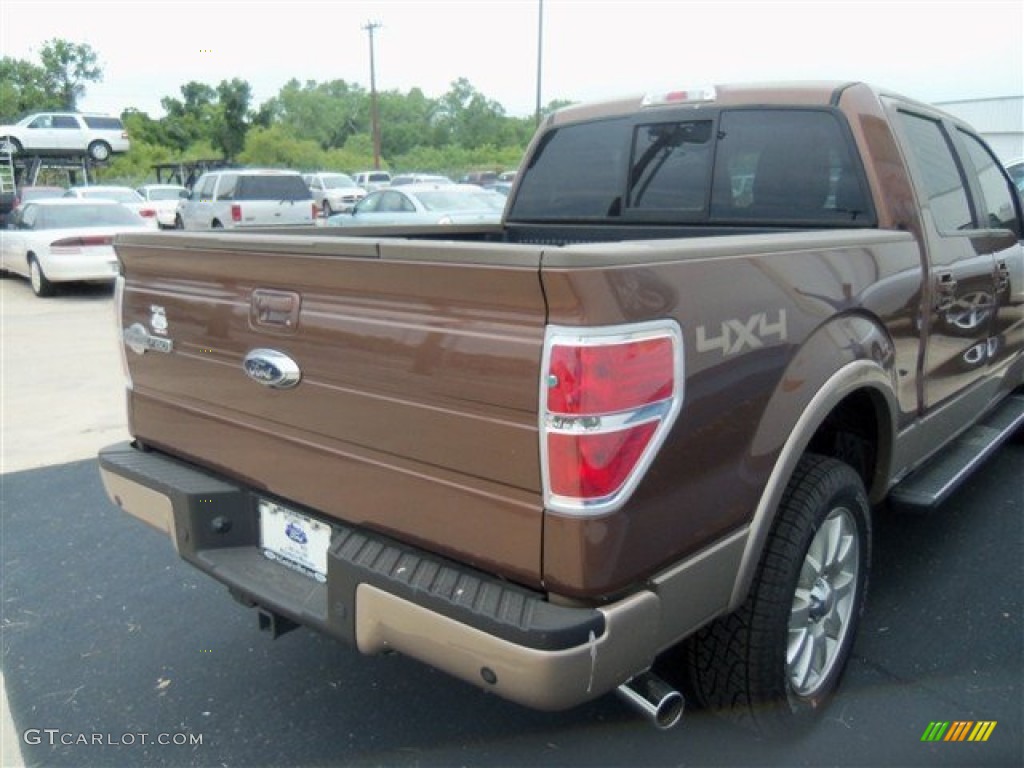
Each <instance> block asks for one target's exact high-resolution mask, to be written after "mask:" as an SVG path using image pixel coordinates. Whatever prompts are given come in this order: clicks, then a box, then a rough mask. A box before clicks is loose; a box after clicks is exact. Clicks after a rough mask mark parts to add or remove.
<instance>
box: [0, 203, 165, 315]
mask: <svg viewBox="0 0 1024 768" xmlns="http://www.w3.org/2000/svg"><path fill="white" fill-rule="evenodd" d="M7 227H8V228H7V229H6V230H5V231H4V233H3V237H2V238H0V243H2V246H0V272H13V273H14V274H17V275H21V276H23V277H27V278H28V279H29V282H30V283H31V284H32V291H33V293H35V295H36V296H40V297H44V296H50V295H52V294H53V291H54V283H58V282H73V281H89V282H92V281H99V282H110V281H112V280H113V279H114V278H115V277H116V276H117V256H116V255H115V254H114V248H113V239H114V235H117V234H120V233H122V232H136V231H145V230H146V229H147V226H146V222H144V221H143V220H142V219H140V218H139V217H138V216H137V215H136V214H135V213H133V212H132V211H130V210H128V209H127V208H126V207H125V206H123V205H119V204H118V203H116V202H113V201H112V200H82V199H78V198H56V199H50V198H48V199H41V200H32V201H30V202H26V203H23V204H22V205H21V207H19V208H18V210H17V211H15V212H14V213H12V214H11V217H10V220H9V221H8V224H7Z"/></svg>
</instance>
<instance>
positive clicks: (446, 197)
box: [416, 189, 505, 211]
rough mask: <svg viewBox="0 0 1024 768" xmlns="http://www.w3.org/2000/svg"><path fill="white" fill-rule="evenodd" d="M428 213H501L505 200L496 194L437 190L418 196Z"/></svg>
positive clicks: (421, 193)
mask: <svg viewBox="0 0 1024 768" xmlns="http://www.w3.org/2000/svg"><path fill="white" fill-rule="evenodd" d="M416 196H417V197H418V198H419V200H420V202H421V203H423V207H424V208H426V209H427V210H428V211H500V210H502V209H503V208H504V207H505V198H504V197H502V196H501V195H498V194H496V193H494V192H484V191H480V192H457V191H454V190H445V189H437V190H433V191H430V192H420V193H418V194H417V195H416Z"/></svg>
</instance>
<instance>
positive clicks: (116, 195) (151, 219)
mask: <svg viewBox="0 0 1024 768" xmlns="http://www.w3.org/2000/svg"><path fill="white" fill-rule="evenodd" d="M64 197H77V198H78V199H79V200H113V201H114V202H116V203H120V204H121V205H123V206H125V207H126V208H128V209H130V210H132V211H135V213H137V214H138V215H139V216H141V217H142V219H143V220H144V221H145V222H146V224H148V225H149V226H150V227H152V228H153V229H157V228H158V226H159V225H158V224H157V218H156V207H155V206H154V205H153V204H152V203H149V202H147V201H146V200H145V199H144V198H143V197H142V195H140V194H139V193H138V192H136V191H135V190H134V189H132V188H131V187H118V186H114V185H109V184H106V185H105V184H93V185H89V186H82V187H71V188H70V189H69V190H68V191H67V192H65V193H64Z"/></svg>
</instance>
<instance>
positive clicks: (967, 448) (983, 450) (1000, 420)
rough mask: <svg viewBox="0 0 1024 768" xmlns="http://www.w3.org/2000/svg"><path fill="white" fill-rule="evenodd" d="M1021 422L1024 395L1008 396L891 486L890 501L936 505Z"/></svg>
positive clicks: (908, 506) (915, 506)
mask: <svg viewBox="0 0 1024 768" xmlns="http://www.w3.org/2000/svg"><path fill="white" fill-rule="evenodd" d="M1022 425H1024V395H1011V396H1010V397H1008V398H1006V400H1005V401H1003V402H1002V403H1001V404H1000V405H999V406H998V407H997V408H996V409H995V410H994V411H992V412H991V413H989V414H988V415H987V416H985V418H984V419H982V420H981V421H979V422H978V423H977V424H975V425H974V426H973V427H971V428H970V429H968V430H967V431H966V432H964V433H963V434H962V435H960V437H958V438H957V439H956V440H954V441H953V442H952V443H950V444H949V445H948V446H946V447H945V448H943V449H942V450H941V451H939V452H938V453H937V454H936V455H935V456H934V457H932V458H931V459H929V461H928V463H926V464H925V465H923V466H922V467H921V468H919V469H917V470H915V471H914V472H912V473H911V474H910V475H908V476H907V478H906V479H905V480H902V481H901V482H900V483H899V485H897V486H896V487H895V488H893V490H892V491H891V493H890V495H889V500H890V503H891V504H892V505H893V506H894V507H896V508H897V509H904V510H907V511H911V512H926V511H928V510H930V509H932V508H934V507H937V506H938V505H939V504H941V503H942V502H943V501H945V500H946V499H947V498H949V496H950V495H951V494H952V493H953V491H955V490H956V489H957V488H959V487H960V485H961V484H962V483H963V482H964V481H965V480H966V479H967V478H968V477H970V475H971V473H972V472H974V470H975V469H977V468H978V467H979V466H980V465H981V463H982V462H983V461H985V459H987V458H988V457H989V456H991V455H992V454H993V453H994V452H995V451H996V449H997V448H999V446H1000V445H1002V444H1003V442H1005V441H1006V440H1007V439H1008V438H1009V437H1010V436H1011V435H1012V434H1013V433H1014V431H1015V430H1017V429H1018V428H1020V427H1021V426H1022Z"/></svg>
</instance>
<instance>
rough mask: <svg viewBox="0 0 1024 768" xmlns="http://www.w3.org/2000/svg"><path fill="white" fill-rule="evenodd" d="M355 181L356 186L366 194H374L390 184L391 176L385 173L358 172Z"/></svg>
mask: <svg viewBox="0 0 1024 768" xmlns="http://www.w3.org/2000/svg"><path fill="white" fill-rule="evenodd" d="M355 179H356V184H358V185H359V186H360V187H362V188H363V189H365V190H366V191H367V192H375V191H376V190H378V189H384V187H386V186H389V185H390V184H391V174H390V173H388V172H387V171H360V172H359V173H357V174H356V175H355Z"/></svg>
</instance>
